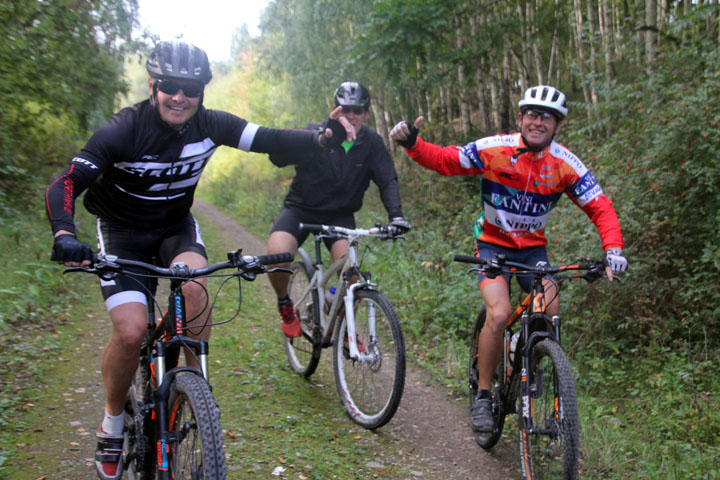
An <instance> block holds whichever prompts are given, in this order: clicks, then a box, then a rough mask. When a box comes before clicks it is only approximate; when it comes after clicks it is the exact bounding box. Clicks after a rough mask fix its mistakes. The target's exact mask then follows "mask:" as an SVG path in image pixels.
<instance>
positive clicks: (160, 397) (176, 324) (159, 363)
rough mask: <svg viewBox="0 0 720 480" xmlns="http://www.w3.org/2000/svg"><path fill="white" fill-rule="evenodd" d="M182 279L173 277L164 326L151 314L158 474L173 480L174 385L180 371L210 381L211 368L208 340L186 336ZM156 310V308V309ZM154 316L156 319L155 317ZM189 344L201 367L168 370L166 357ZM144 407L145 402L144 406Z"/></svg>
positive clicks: (149, 345) (151, 359) (149, 318)
mask: <svg viewBox="0 0 720 480" xmlns="http://www.w3.org/2000/svg"><path fill="white" fill-rule="evenodd" d="M183 283H184V282H183V281H182V280H178V279H172V280H171V281H170V296H169V298H168V310H167V313H166V314H165V315H164V316H163V319H162V321H161V323H160V325H156V324H155V318H154V315H150V314H148V325H147V327H148V332H149V333H150V336H149V340H150V341H149V342H148V345H147V347H148V348H149V349H150V355H149V357H148V358H149V360H150V362H151V363H152V367H151V379H152V378H154V379H155V386H154V388H153V395H152V408H153V410H154V412H155V418H156V419H157V425H158V442H157V447H156V448H157V459H158V473H159V477H160V479H161V480H170V479H171V474H170V469H169V453H170V450H169V445H171V444H173V443H177V440H178V439H177V438H171V435H170V432H169V430H168V426H169V425H170V422H171V421H172V419H171V418H168V400H169V397H170V385H171V384H172V380H173V378H174V377H175V375H176V374H178V373H180V372H189V373H192V374H194V375H198V376H201V377H203V378H204V379H205V381H206V382H208V383H209V368H208V353H209V346H208V342H207V341H205V340H203V339H201V338H200V339H195V338H191V337H188V336H186V335H184V334H183V333H182V332H184V330H185V327H186V320H187V319H186V310H185V296H184V295H183V293H182V285H183ZM152 309H153V305H152V303H148V311H149V310H152ZM153 311H154V310H153ZM151 317H152V318H151ZM181 347H186V348H190V349H192V350H193V351H194V353H195V355H196V356H197V359H198V363H199V364H200V370H198V369H196V368H194V367H187V366H186V367H179V366H175V367H173V368H171V369H169V370H166V367H167V364H166V357H167V355H172V356H173V357H175V358H178V357H179V356H180V348H181ZM141 408H142V405H141Z"/></svg>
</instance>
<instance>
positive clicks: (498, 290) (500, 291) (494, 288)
mask: <svg viewBox="0 0 720 480" xmlns="http://www.w3.org/2000/svg"><path fill="white" fill-rule="evenodd" d="M480 289H481V291H482V294H483V297H484V298H485V306H486V309H487V316H486V317H485V325H484V326H483V329H482V331H481V332H480V335H479V337H478V345H477V351H478V389H480V390H489V389H490V382H491V380H492V375H493V372H494V371H495V369H496V368H497V365H498V362H499V361H500V356H501V355H502V339H503V332H505V328H506V327H507V322H508V320H509V319H510V315H511V313H512V310H511V308H512V307H511V306H510V293H509V291H508V285H507V283H506V282H505V279H504V278H502V277H498V278H496V279H494V280H490V279H485V280H484V281H483V282H482V283H481V285H480Z"/></svg>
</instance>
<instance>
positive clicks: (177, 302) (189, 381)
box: [65, 250, 293, 480]
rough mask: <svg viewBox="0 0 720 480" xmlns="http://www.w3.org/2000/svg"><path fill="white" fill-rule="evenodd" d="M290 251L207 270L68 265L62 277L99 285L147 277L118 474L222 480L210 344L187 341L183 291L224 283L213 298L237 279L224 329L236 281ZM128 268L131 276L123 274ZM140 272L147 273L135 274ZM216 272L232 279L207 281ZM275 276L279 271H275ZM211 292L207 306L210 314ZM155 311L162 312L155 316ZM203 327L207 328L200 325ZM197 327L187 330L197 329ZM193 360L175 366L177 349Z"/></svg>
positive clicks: (109, 260)
mask: <svg viewBox="0 0 720 480" xmlns="http://www.w3.org/2000/svg"><path fill="white" fill-rule="evenodd" d="M292 259H293V255H292V254H290V253H285V254H278V255H263V256H247V255H246V256H243V255H242V251H241V250H238V251H236V252H230V253H228V261H226V262H221V263H216V264H213V265H210V266H208V267H205V268H196V269H192V268H188V267H187V266H185V265H183V264H174V265H172V266H171V267H170V268H161V267H158V266H156V265H152V264H149V263H143V262H138V261H134V260H124V259H120V258H117V257H115V256H112V255H105V256H102V255H98V257H97V259H96V260H95V261H94V262H93V265H92V266H91V267H88V268H82V267H74V268H68V269H65V272H87V273H93V274H95V275H97V276H99V277H100V278H101V279H103V280H111V279H113V278H115V277H117V276H119V275H128V276H134V277H138V276H147V277H151V278H153V279H154V280H153V288H152V289H151V291H148V292H147V295H148V324H147V332H146V334H145V340H144V341H143V343H142V347H141V350H140V364H139V366H138V369H137V371H136V374H135V378H134V379H133V384H132V386H131V387H130V390H129V391H128V394H127V398H126V403H125V433H124V436H125V441H124V445H123V469H124V470H125V471H127V473H128V477H129V478H130V479H131V480H135V479H139V480H152V479H155V478H156V475H157V478H158V479H160V480H170V479H174V480H176V479H225V478H226V469H225V453H224V451H223V441H222V430H221V428H220V409H219V407H218V404H217V402H216V401H215V398H214V397H213V394H212V390H211V387H210V385H209V383H208V378H209V370H208V353H209V349H208V343H207V342H206V341H205V340H202V339H195V338H191V337H189V336H187V335H186V331H187V330H188V329H189V328H190V327H186V326H185V324H186V312H185V298H184V296H183V293H182V286H183V285H184V284H186V283H187V282H192V281H194V279H197V278H201V277H211V276H213V277H215V276H216V277H225V280H224V281H223V282H222V284H221V285H220V287H219V288H218V293H219V291H220V290H221V289H222V287H223V286H224V285H225V283H227V282H228V281H229V280H230V279H231V278H237V279H238V308H237V310H236V311H235V314H234V315H233V316H232V317H231V318H230V319H228V320H225V321H223V322H218V323H215V324H214V325H217V324H219V323H227V322H229V321H231V320H232V319H234V318H235V317H236V316H237V315H238V314H239V312H240V305H241V302H242V294H241V281H240V279H241V278H242V279H245V280H250V281H252V280H254V279H255V277H256V276H257V274H260V273H266V272H267V271H268V270H267V269H266V268H265V265H274V264H277V263H288V262H291V261H292ZM129 268H133V269H134V271H131V270H129ZM138 269H140V270H143V271H145V272H147V274H140V273H137V270H138ZM222 269H236V271H235V272H233V273H225V274H217V275H212V274H213V273H214V272H217V271H218V270H222ZM274 270H281V269H273V270H269V271H274ZM160 278H165V279H169V280H170V296H169V301H168V309H167V311H166V312H165V314H164V315H162V320H161V321H160V322H159V323H157V324H156V321H155V318H156V316H155V306H156V305H157V304H156V301H155V296H154V295H155V291H154V290H155V287H156V286H157V279H160ZM216 300H217V294H216V296H215V299H213V302H212V304H209V303H208V305H206V308H207V307H208V306H209V308H210V309H212V308H213V306H214V304H215V301H216ZM159 311H161V310H159ZM205 326H209V325H205ZM202 327H203V326H202V325H201V326H197V325H193V326H192V327H191V328H192V329H193V331H196V329H198V328H202ZM183 348H184V349H185V352H186V353H185V355H186V356H187V355H193V356H195V358H196V360H197V364H198V365H199V366H200V369H197V368H192V367H183V366H178V360H179V355H180V350H182V349H183Z"/></svg>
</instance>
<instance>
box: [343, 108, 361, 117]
mask: <svg viewBox="0 0 720 480" xmlns="http://www.w3.org/2000/svg"><path fill="white" fill-rule="evenodd" d="M342 112H343V113H350V112H352V113H354V114H355V115H362V114H363V113H365V109H364V108H363V107H342Z"/></svg>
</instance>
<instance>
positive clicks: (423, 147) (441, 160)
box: [405, 137, 483, 176]
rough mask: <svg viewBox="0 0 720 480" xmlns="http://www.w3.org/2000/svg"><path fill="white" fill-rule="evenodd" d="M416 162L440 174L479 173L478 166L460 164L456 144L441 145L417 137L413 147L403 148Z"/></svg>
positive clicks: (459, 154)
mask: <svg viewBox="0 0 720 480" xmlns="http://www.w3.org/2000/svg"><path fill="white" fill-rule="evenodd" d="M405 151H406V152H407V154H408V156H409V157H410V158H412V159H413V160H414V161H415V162H416V163H418V164H419V165H422V166H423V167H425V168H427V169H429V170H435V171H436V172H438V173H439V174H440V175H447V176H449V175H479V174H481V173H482V172H483V170H482V169H480V168H470V167H469V165H468V166H467V167H465V166H463V165H462V162H461V158H460V157H461V153H460V149H459V148H458V147H456V146H449V147H441V146H439V145H435V144H433V143H430V142H426V141H424V140H423V139H422V138H420V137H418V139H417V143H416V144H415V146H414V147H413V148H410V149H406V150H405Z"/></svg>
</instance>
